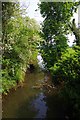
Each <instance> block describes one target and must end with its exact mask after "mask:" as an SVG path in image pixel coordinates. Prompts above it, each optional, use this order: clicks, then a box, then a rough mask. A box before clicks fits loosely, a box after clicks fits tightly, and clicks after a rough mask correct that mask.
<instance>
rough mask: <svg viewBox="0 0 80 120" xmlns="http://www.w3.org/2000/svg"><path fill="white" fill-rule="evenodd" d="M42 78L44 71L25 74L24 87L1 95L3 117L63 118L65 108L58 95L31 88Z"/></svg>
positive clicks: (42, 79)
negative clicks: (6, 94)
mask: <svg viewBox="0 0 80 120" xmlns="http://www.w3.org/2000/svg"><path fill="white" fill-rule="evenodd" d="M44 80H45V75H44V73H41V72H39V73H36V72H34V73H31V74H27V75H26V77H25V82H24V87H22V88H18V89H17V90H16V91H12V92H10V94H9V95H8V96H6V97H3V118H34V119H35V118H54V120H60V117H61V118H64V111H65V109H64V106H62V101H61V102H60V100H59V99H58V97H53V96H52V95H49V94H47V91H45V90H43V88H42V89H34V88H33V86H35V85H36V83H37V84H43V83H44ZM62 120H63V119H62Z"/></svg>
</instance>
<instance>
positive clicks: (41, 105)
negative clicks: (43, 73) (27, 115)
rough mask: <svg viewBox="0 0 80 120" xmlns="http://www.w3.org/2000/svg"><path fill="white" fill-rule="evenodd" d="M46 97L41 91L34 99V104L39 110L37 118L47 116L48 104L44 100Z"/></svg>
mask: <svg viewBox="0 0 80 120" xmlns="http://www.w3.org/2000/svg"><path fill="white" fill-rule="evenodd" d="M45 97H46V96H45V95H44V94H43V93H40V94H39V95H38V96H37V98H36V99H35V100H33V101H32V106H33V107H34V108H35V109H36V110H37V115H36V116H35V118H46V113H47V106H46V102H45V101H44V100H45Z"/></svg>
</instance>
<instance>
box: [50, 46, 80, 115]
mask: <svg viewBox="0 0 80 120" xmlns="http://www.w3.org/2000/svg"><path fill="white" fill-rule="evenodd" d="M50 71H51V73H52V76H53V81H54V83H57V84H59V83H64V84H63V85H64V86H63V89H62V94H63V96H64V97H65V98H66V100H67V101H68V102H69V103H70V104H71V105H72V108H73V113H74V114H75V116H76V113H75V111H77V114H79V113H80V91H79V89H80V47H79V46H74V47H73V48H68V49H67V50H66V51H65V53H63V54H62V57H61V60H58V62H57V63H55V64H54V66H53V67H51V68H50ZM78 117H79V116H78Z"/></svg>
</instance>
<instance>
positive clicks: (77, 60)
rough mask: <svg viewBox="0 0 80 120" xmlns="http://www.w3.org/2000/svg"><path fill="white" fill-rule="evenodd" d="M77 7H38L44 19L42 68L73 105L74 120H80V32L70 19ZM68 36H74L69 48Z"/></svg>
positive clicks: (55, 4) (56, 4)
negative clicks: (60, 86)
mask: <svg viewBox="0 0 80 120" xmlns="http://www.w3.org/2000/svg"><path fill="white" fill-rule="evenodd" d="M79 4H80V2H74V3H73V2H50V3H49V2H42V3H41V4H40V5H39V7H40V11H41V14H42V16H43V17H44V18H45V19H44V22H43V27H42V36H43V38H44V41H43V42H42V43H41V54H42V57H43V60H44V63H45V68H46V69H47V70H48V71H49V72H50V73H51V75H52V78H53V79H52V81H53V83H54V84H56V85H62V84H63V87H62V90H61V91H60V92H61V94H62V96H63V97H64V98H65V100H66V101H67V102H70V104H71V105H72V108H71V109H72V110H73V112H72V118H75V119H76V118H77V119H80V29H79V28H77V27H76V24H75V19H73V20H72V21H71V17H72V16H73V14H74V13H75V12H76V10H77V7H78V5H79ZM69 33H73V34H74V35H75V40H74V43H75V45H74V44H73V46H72V47H69V46H68V44H67V43H68V37H67V35H68V34H69ZM69 117H70V116H69Z"/></svg>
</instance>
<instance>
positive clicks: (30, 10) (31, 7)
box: [20, 0, 78, 46]
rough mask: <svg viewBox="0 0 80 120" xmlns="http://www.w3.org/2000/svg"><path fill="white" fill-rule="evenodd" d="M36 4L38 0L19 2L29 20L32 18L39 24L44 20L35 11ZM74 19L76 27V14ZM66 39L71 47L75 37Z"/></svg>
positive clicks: (38, 12)
mask: <svg viewBox="0 0 80 120" xmlns="http://www.w3.org/2000/svg"><path fill="white" fill-rule="evenodd" d="M38 3H39V0H20V4H21V5H22V6H24V8H27V10H26V14H27V16H29V17H30V18H34V19H35V20H36V21H37V22H38V23H39V24H40V23H41V22H43V20H44V18H42V16H41V14H40V10H38V11H35V10H36V9H38V5H37V4H38ZM74 18H75V21H76V25H78V14H76V13H75V14H74ZM68 39H69V43H68V44H69V45H70V46H72V43H73V41H74V39H75V36H74V35H70V34H69V35H68Z"/></svg>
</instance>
